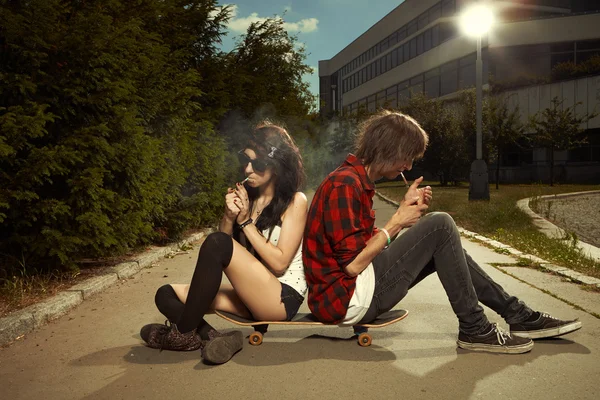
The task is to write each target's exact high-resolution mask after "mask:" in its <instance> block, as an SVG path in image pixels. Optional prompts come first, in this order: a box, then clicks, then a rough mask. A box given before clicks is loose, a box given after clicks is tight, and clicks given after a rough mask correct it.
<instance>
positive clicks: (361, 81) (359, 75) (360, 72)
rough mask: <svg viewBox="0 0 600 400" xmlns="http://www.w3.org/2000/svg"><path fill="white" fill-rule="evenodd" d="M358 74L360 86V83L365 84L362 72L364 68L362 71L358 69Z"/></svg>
mask: <svg viewBox="0 0 600 400" xmlns="http://www.w3.org/2000/svg"><path fill="white" fill-rule="evenodd" d="M356 74H357V75H358V86H360V85H362V84H363V82H364V80H363V74H362V70H361V71H358V72H357V73H356Z"/></svg>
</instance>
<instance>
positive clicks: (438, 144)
mask: <svg viewBox="0 0 600 400" xmlns="http://www.w3.org/2000/svg"><path fill="white" fill-rule="evenodd" d="M402 111H403V112H405V113H406V114H408V115H410V116H411V117H413V118H415V119H416V120H417V121H418V122H419V124H421V127H422V128H423V129H424V130H425V131H426V132H427V134H428V135H429V146H428V148H427V151H426V152H425V156H424V157H423V160H422V161H421V162H420V165H421V166H422V167H423V168H424V169H425V170H426V171H428V172H429V173H431V174H432V175H434V176H438V177H439V179H440V184H441V185H442V186H446V185H447V184H448V183H449V182H450V181H456V180H459V179H460V178H462V177H464V176H465V174H466V172H467V171H468V165H469V161H470V160H469V159H468V157H467V154H468V152H467V149H466V146H467V140H466V138H465V136H464V135H463V132H462V131H461V129H460V125H459V124H460V122H461V120H460V119H459V118H458V116H459V113H460V112H461V109H460V107H459V105H453V106H450V107H449V106H448V105H447V104H444V103H443V102H441V101H439V100H432V99H429V98H427V97H426V96H424V95H423V94H417V95H413V96H412V97H411V98H410V100H409V101H408V103H407V104H406V105H405V106H404V107H402Z"/></svg>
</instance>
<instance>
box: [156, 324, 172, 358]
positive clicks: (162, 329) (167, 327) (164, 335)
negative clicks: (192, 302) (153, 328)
mask: <svg viewBox="0 0 600 400" xmlns="http://www.w3.org/2000/svg"><path fill="white" fill-rule="evenodd" d="M171 329H173V325H171V321H169V320H166V321H165V324H164V325H163V326H161V327H160V328H158V334H159V335H160V351H163V347H164V346H165V340H166V339H167V335H168V334H169V332H170V331H171Z"/></svg>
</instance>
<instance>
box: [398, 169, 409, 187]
mask: <svg viewBox="0 0 600 400" xmlns="http://www.w3.org/2000/svg"><path fill="white" fill-rule="evenodd" d="M400 176H402V180H404V184H405V185H406V186H410V185H409V184H408V181H407V180H406V178H405V177H404V174H403V173H402V172H400Z"/></svg>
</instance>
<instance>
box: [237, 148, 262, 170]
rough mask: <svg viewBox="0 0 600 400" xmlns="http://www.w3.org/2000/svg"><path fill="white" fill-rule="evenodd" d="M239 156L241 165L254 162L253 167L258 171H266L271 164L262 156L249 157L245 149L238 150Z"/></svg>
mask: <svg viewBox="0 0 600 400" xmlns="http://www.w3.org/2000/svg"><path fill="white" fill-rule="evenodd" d="M237 156H238V160H239V161H240V165H241V166H243V167H246V165H248V163H250V164H252V169H253V170H254V171H256V172H260V173H262V172H265V171H266V170H267V167H268V166H269V164H267V162H266V161H265V160H261V159H260V158H255V159H252V158H250V157H248V155H247V154H246V153H244V149H242V150H240V151H238V153H237Z"/></svg>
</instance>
